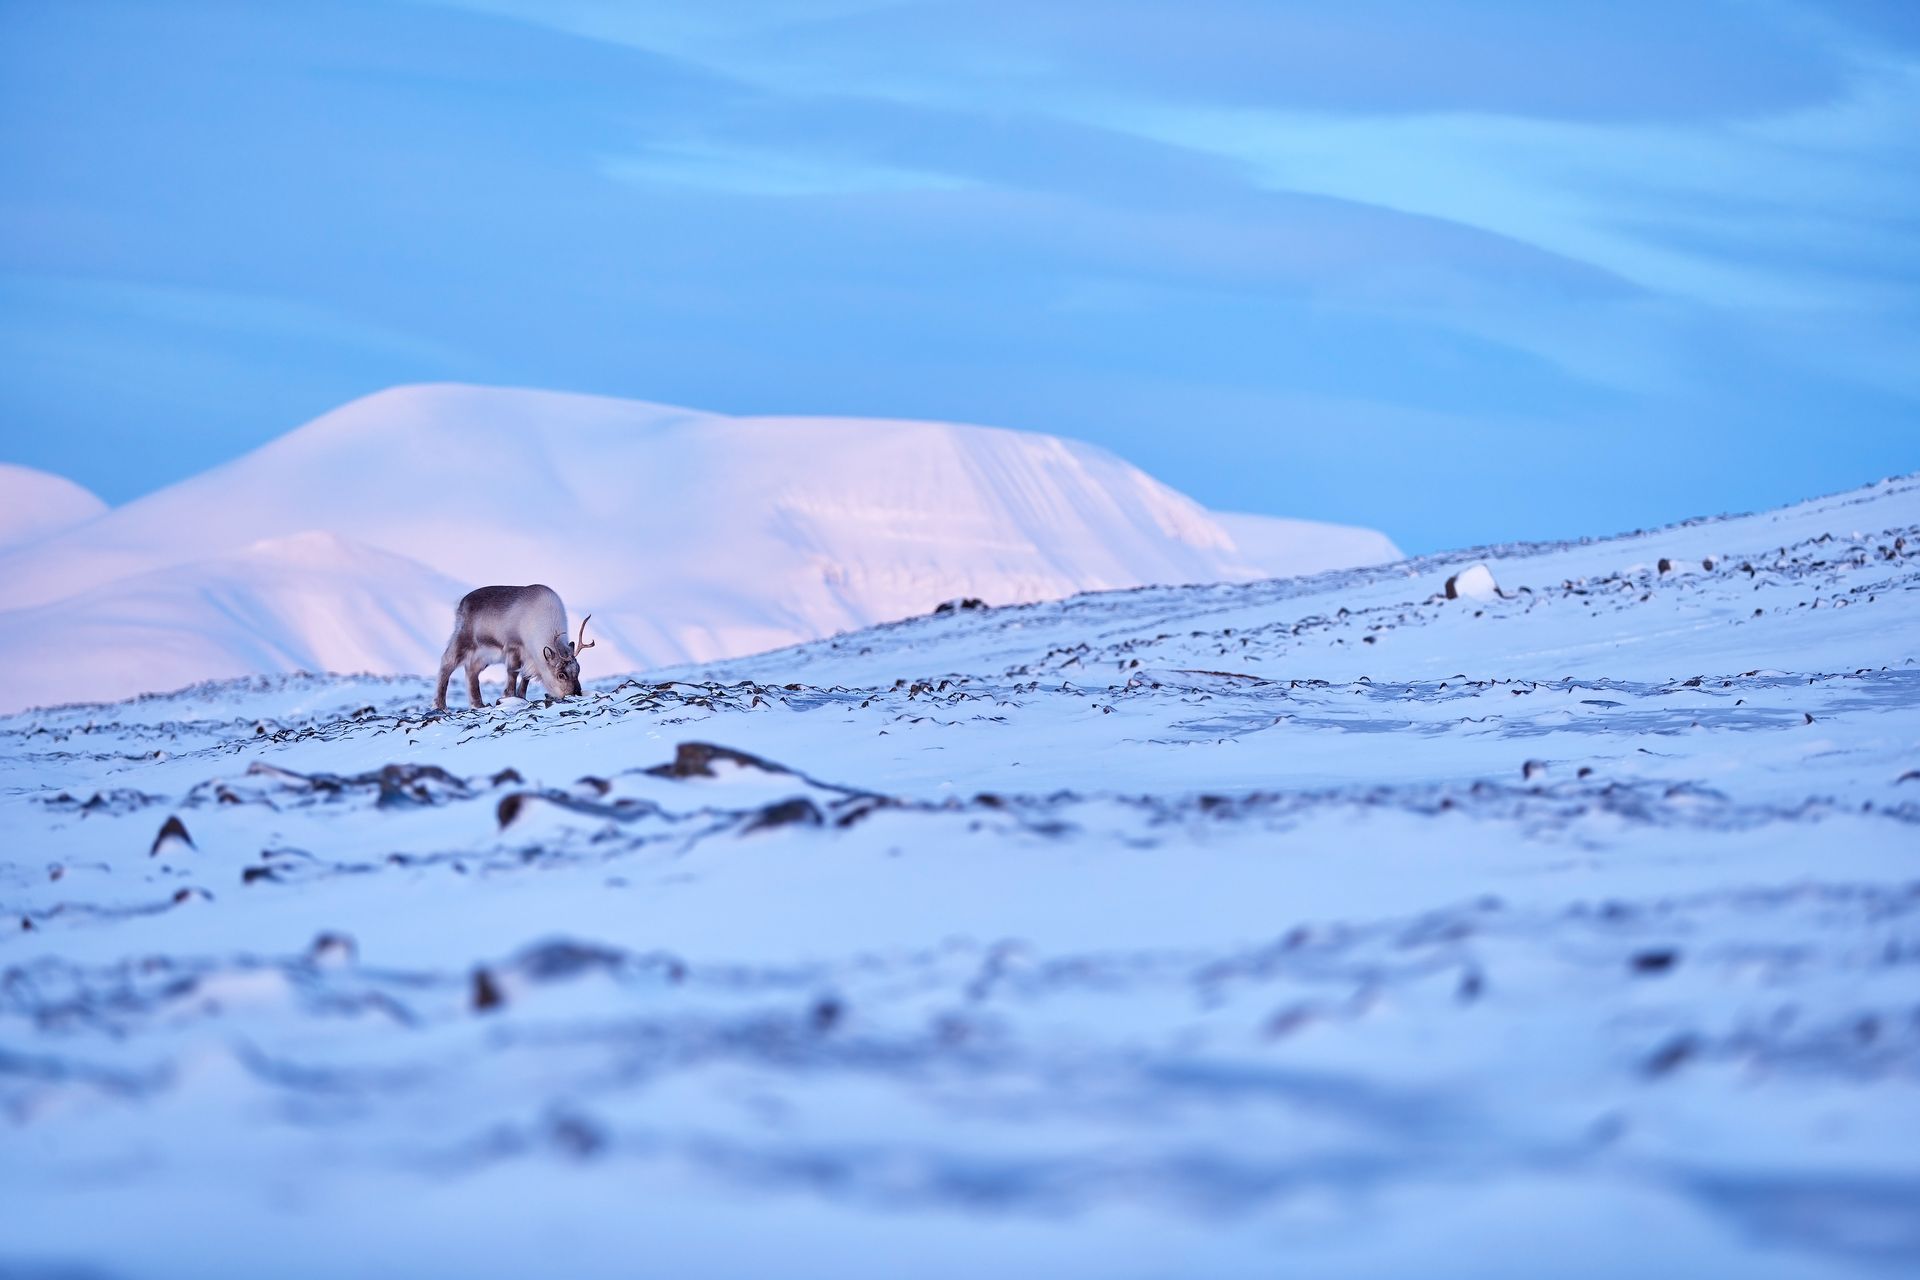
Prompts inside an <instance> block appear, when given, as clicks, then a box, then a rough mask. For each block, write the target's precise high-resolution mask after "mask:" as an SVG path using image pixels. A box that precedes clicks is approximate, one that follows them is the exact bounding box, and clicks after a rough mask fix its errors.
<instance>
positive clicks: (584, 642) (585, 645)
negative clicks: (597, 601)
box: [573, 614, 600, 653]
mask: <svg viewBox="0 0 1920 1280" xmlns="http://www.w3.org/2000/svg"><path fill="white" fill-rule="evenodd" d="M591 617H593V615H592V614H588V615H587V617H586V618H582V619H580V639H578V640H575V641H574V642H573V651H574V652H575V653H579V652H581V651H582V650H584V649H591V648H593V646H595V645H596V644H599V643H600V642H599V641H598V640H588V639H587V619H588V618H591Z"/></svg>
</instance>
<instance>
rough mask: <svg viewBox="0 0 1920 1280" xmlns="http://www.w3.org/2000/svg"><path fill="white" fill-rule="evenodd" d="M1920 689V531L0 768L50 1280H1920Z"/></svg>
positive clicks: (375, 683)
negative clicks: (317, 1279)
mask: <svg viewBox="0 0 1920 1280" xmlns="http://www.w3.org/2000/svg"><path fill="white" fill-rule="evenodd" d="M262 554H266V555H271V556H285V557H289V558H293V559H298V560H301V561H303V562H305V563H307V564H309V565H310V566H311V571H312V572H315V573H330V572H335V571H336V570H338V571H340V572H349V571H356V572H357V571H362V569H360V568H357V567H356V566H357V565H358V558H359V557H361V556H368V555H375V556H377V555H378V554H379V553H377V552H366V551H364V550H361V549H355V548H352V547H345V546H340V545H337V544H315V545H310V544H307V543H305V542H299V543H295V544H293V545H291V546H277V547H269V548H267V549H265V550H264V551H263V552H262ZM1476 565H1479V566H1483V567H1484V569H1485V572H1486V576H1487V577H1489V578H1491V580H1492V586H1491V587H1490V588H1489V589H1488V590H1487V591H1485V592H1481V593H1478V595H1462V594H1459V593H1457V592H1456V594H1455V595H1454V596H1453V597H1449V594H1448V592H1447V590H1446V585H1447V583H1448V581H1449V580H1450V579H1451V580H1456V582H1457V581H1458V578H1459V575H1461V574H1462V573H1463V572H1464V571H1466V570H1469V569H1471V568H1472V567H1473V566H1476ZM230 571H231V572H233V573H240V572H241V571H242V570H241V569H239V568H233V569H231V570H230ZM156 572H165V571H164V570H158V571H156ZM299 594H300V593H298V592H296V597H297V596H298V595H299ZM1917 636H1920V477H1906V478H1903V479H1898V480H1892V481H1887V482H1883V483H1880V484H1876V485H1872V486H1869V487H1867V488H1865V489H1862V490H1858V491H1854V492H1851V493H1846V494H1840V495H1836V496H1834V497H1830V498H1825V499H1820V500H1817V501H1813V502H1808V503H1803V504H1800V505H1798V506H1795V507H1790V508H1786V509H1783V510H1780V511H1773V512H1764V513H1759V514H1756V515H1750V516H1742V517H1738V518H1732V519H1716V520H1704V521H1693V522H1689V523H1686V524H1682V525H1676V526H1673V527H1671V528H1666V529H1660V530H1653V531H1648V532H1644V533H1639V534H1634V535H1629V536H1626V537H1620V538H1608V539H1601V540H1594V541H1591V542H1582V543H1556V544H1550V545H1545V544H1531V545H1524V544H1523V545H1511V546H1500V547H1483V548H1476V549H1473V550H1471V551H1468V552H1464V553H1461V554H1458V555H1449V556H1436V557H1427V558H1423V559H1418V560H1414V561H1409V562H1405V563H1400V564H1395V565H1390V566H1385V567H1376V568H1367V569H1358V570H1345V571H1339V572H1332V573H1327V574H1322V575H1319V576H1316V577H1310V578H1295V579H1287V580H1279V581H1263V582H1253V583H1245V584H1218V585H1208V586H1183V587H1155V588H1143V589H1137V590H1126V591H1115V592H1107V593H1102V594H1095V595H1081V596H1076V597H1073V598H1071V599H1066V600H1062V601H1057V602H1050V603H1039V604H1031V605H1022V606H1016V607H1008V608H996V609H991V610H983V611H956V612H953V613H949V614H945V615H941V616H935V617H918V618H914V619H912V620H909V621H904V622H899V623H892V624H886V625H880V626H875V627H871V628H867V629H865V630H862V631H858V632H854V633H851V634H847V635H843V636H837V637H834V638H832V639H828V640H822V641H817V642H814V643H810V644H805V645H801V646H797V647H792V648H787V649H783V650H779V651H776V652H770V653H765V654H760V655H757V656H753V657H748V658H742V659H738V660H733V661H728V662H722V663H714V664H706V665H700V666H688V667H685V668H683V669H680V670H678V671H672V672H665V673H656V674H654V675H652V676H649V677H648V678H645V679H628V680H615V679H607V680H603V681H600V682H599V683H598V685H597V686H595V687H594V688H592V689H591V690H590V692H589V694H588V696H586V697H583V698H579V699H574V700H570V701H568V702H562V703H533V704H527V703H520V704H509V705H506V706H495V707H486V708H482V709H479V710H466V709H458V710H455V711H453V712H451V713H448V714H444V715H436V714H434V713H432V712H431V711H430V710H429V709H428V703H429V696H430V692H431V686H430V683H429V682H428V681H427V680H425V679H424V678H420V677H391V678H374V677H274V678H254V679H249V680H243V681H232V682H225V683H216V684H209V685H204V686H200V687H197V688H194V689H190V690H186V691H182V692H178V693H174V694H170V695H165V696H156V697H147V698H142V699H138V700H134V701H129V702H124V703H119V704H113V705H105V706H90V707H73V708H66V709H61V710H57V711H53V712H42V713H34V714H29V715H17V716H12V717H0V829H4V830H5V831H6V832H7V833H8V840H7V841H6V842H5V846H4V848H0V921H7V922H12V923H11V924H10V925H9V927H8V928H6V929H4V930H0V1126H4V1128H3V1129H0V1133H4V1138H5V1140H4V1141H0V1205H4V1206H5V1211H4V1212H5V1219H4V1221H5V1230H4V1231H0V1274H14V1273H24V1274H49V1275H52V1274H75V1275H93V1274H100V1275H112V1276H126V1277H149V1276H151V1277H171V1276H180V1277H189V1276H191V1277H201V1276H206V1275H214V1274H261V1273H264V1272H271V1273H273V1274H276V1275H288V1276H304V1275H314V1276H323V1275H341V1274H361V1273H363V1272H365V1271H366V1270H368V1269H369V1265H370V1264H369V1260H370V1259H377V1260H378V1261H377V1265H375V1266H373V1268H372V1269H375V1270H380V1271H388V1272H392V1273H395V1274H410V1275H412V1274H459V1275H483V1274H484V1275H526V1274H565V1275H569V1276H585V1277H594V1276H610V1277H611V1276H625V1275H630V1274H633V1273H634V1272H635V1271H636V1269H639V1270H643V1271H648V1272H658V1273H660V1274H670V1275H770V1274H778V1275H781V1276H790V1277H835V1278H837V1280H839V1278H846V1277H853V1278H856V1280H857V1278H858V1277H865V1276H874V1277H882V1276H885V1277H892V1276H898V1275H902V1274H911V1275H914V1276H917V1277H935V1278H938V1277H974V1276H979V1275H1009V1276H1013V1275H1019V1276H1025V1275H1046V1276H1055V1277H1079V1276H1085V1277H1113V1276H1188V1275H1205V1276H1210V1277H1228V1276H1246V1277H1270V1276H1274V1275H1279V1274H1291V1273H1295V1272H1297V1273H1299V1274H1303V1275H1316V1276H1318V1275H1337V1276H1375V1277H1404V1276H1421V1277H1449V1276H1459V1277H1476V1278H1477V1277H1486V1276H1516V1277H1517V1276H1532V1275H1538V1274H1540V1273H1541V1272H1542V1271H1543V1270H1545V1271H1548V1272H1551V1273H1552V1274H1554V1275H1556V1276H1572V1277H1602V1276H1619V1275H1635V1276H1654V1275H1689V1276H1691V1275H1702V1276H1706V1275H1713V1276H1722V1275H1738V1276H1743V1277H1766V1278H1770V1280H1780V1278H1785V1277H1824V1276H1861V1277H1875V1276H1888V1275H1895V1274H1907V1273H1911V1272H1913V1271H1914V1270H1915V1269H1916V1268H1920V1213H1917V1212H1916V1206H1920V1155H1916V1148H1915V1146H1914V1143H1913V1140H1912V1135H1913V1134H1914V1133H1915V1132H1920V986H1917V985H1916V981H1915V973H1916V957H1920V651H1917V650H1916V642H1915V638H1916V637H1917Z"/></svg>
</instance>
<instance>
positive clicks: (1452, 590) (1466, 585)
mask: <svg viewBox="0 0 1920 1280" xmlns="http://www.w3.org/2000/svg"><path fill="white" fill-rule="evenodd" d="M1446 594H1447V596H1448V598H1449V599H1460V600H1498V599H1499V598H1500V584H1499V583H1497V582H1495V581H1494V580H1493V570H1491V569H1489V568H1487V566H1486V565H1484V564H1470V565H1468V566H1467V567H1466V568H1464V569H1462V570H1461V571H1460V572H1458V573H1456V574H1454V575H1453V576H1452V577H1450V578H1448V579H1447V583H1446Z"/></svg>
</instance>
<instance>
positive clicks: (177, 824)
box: [147, 813, 199, 858]
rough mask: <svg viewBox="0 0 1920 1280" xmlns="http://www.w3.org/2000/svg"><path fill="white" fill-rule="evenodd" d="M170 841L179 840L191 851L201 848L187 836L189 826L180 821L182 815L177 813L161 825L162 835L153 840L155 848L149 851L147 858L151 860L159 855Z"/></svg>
mask: <svg viewBox="0 0 1920 1280" xmlns="http://www.w3.org/2000/svg"><path fill="white" fill-rule="evenodd" d="M170 840H178V841H180V842H181V843H182V844H184V845H186V846H187V848H189V849H197V848H198V847H199V846H198V845H196V844H194V842H193V837H192V836H190V835H188V834H187V824H186V823H184V822H182V821H180V815H179V814H177V813H176V814H173V815H172V816H170V817H169V818H168V819H167V820H166V821H165V822H163V823H161V824H160V834H159V835H157V836H155V837H154V838H153V847H152V848H150V849H148V850H147V856H148V857H149V858H151V857H153V856H154V855H155V854H157V853H159V852H160V850H161V849H162V848H164V847H166V845H167V843H168V841H170Z"/></svg>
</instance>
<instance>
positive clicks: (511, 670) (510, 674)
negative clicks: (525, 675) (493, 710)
mask: <svg viewBox="0 0 1920 1280" xmlns="http://www.w3.org/2000/svg"><path fill="white" fill-rule="evenodd" d="M519 696H520V653H519V650H517V649H509V650H507V689H506V692H505V693H502V694H501V695H500V701H502V702H505V701H506V700H507V699H508V698H517V697H519Z"/></svg>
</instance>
